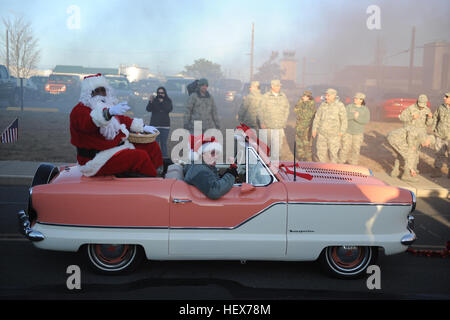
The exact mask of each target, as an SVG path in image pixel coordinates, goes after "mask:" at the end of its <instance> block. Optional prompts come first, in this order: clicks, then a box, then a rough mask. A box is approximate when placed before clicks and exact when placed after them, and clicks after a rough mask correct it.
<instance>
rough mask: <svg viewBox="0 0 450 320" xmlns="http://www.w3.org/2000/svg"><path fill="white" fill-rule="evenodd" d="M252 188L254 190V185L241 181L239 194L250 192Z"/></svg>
mask: <svg viewBox="0 0 450 320" xmlns="http://www.w3.org/2000/svg"><path fill="white" fill-rule="evenodd" d="M253 190H255V186H254V185H252V184H248V183H245V182H244V183H243V184H242V185H241V194H246V193H249V192H252V191H253Z"/></svg>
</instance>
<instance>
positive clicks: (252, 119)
mask: <svg viewBox="0 0 450 320" xmlns="http://www.w3.org/2000/svg"><path fill="white" fill-rule="evenodd" d="M261 97H262V95H261V93H259V92H255V91H252V92H250V93H249V94H248V96H246V97H244V100H243V101H242V104H241V107H240V108H239V113H238V121H239V122H240V123H244V124H246V125H248V126H249V127H251V128H254V129H258V128H261V118H262V114H261V112H260V111H261V109H260V103H261Z"/></svg>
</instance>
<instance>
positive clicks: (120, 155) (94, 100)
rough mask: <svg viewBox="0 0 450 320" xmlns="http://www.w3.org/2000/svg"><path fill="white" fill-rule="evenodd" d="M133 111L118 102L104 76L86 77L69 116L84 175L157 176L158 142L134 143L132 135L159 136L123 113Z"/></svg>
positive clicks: (159, 153)
mask: <svg viewBox="0 0 450 320" xmlns="http://www.w3.org/2000/svg"><path fill="white" fill-rule="evenodd" d="M129 109H130V107H129V106H128V105H127V103H126V102H121V103H118V100H117V99H116V98H115V96H114V95H113V92H112V88H111V87H110V85H109V84H108V81H107V80H106V78H105V77H104V76H102V75H101V74H96V75H93V76H88V77H85V78H84V80H83V82H82V83H81V96H80V102H79V103H78V104H77V105H76V106H75V107H74V108H73V110H72V112H71V113H70V134H71V143H72V144H73V145H74V146H75V147H76V148H77V160H78V165H79V166H80V170H81V172H82V173H83V175H85V176H98V175H113V174H122V173H132V174H140V175H144V176H156V175H157V174H158V170H160V169H162V165H163V160H162V155H161V150H160V148H159V145H158V143H157V142H152V143H146V144H135V145H134V144H132V143H130V142H129V141H128V140H127V138H128V135H129V132H130V131H131V132H139V133H142V132H146V133H156V132H157V129H156V128H154V127H152V126H148V125H144V121H143V120H142V119H139V118H130V117H128V116H125V115H124V114H125V113H126V112H127V111H128V110H129Z"/></svg>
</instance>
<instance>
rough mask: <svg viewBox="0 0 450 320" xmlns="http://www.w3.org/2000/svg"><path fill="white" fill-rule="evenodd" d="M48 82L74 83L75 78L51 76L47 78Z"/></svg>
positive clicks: (60, 75) (58, 75)
mask: <svg viewBox="0 0 450 320" xmlns="http://www.w3.org/2000/svg"><path fill="white" fill-rule="evenodd" d="M48 80H49V81H63V82H75V80H76V78H75V77H74V76H67V75H62V74H52V75H50V77H49V78H48Z"/></svg>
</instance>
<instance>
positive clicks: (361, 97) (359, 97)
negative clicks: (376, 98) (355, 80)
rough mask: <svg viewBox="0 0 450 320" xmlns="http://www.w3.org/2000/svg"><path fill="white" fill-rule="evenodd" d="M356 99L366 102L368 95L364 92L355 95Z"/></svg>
mask: <svg viewBox="0 0 450 320" xmlns="http://www.w3.org/2000/svg"><path fill="white" fill-rule="evenodd" d="M355 98H357V99H362V100H364V99H365V98H366V95H365V94H364V93H362V92H357V93H356V94H355Z"/></svg>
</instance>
